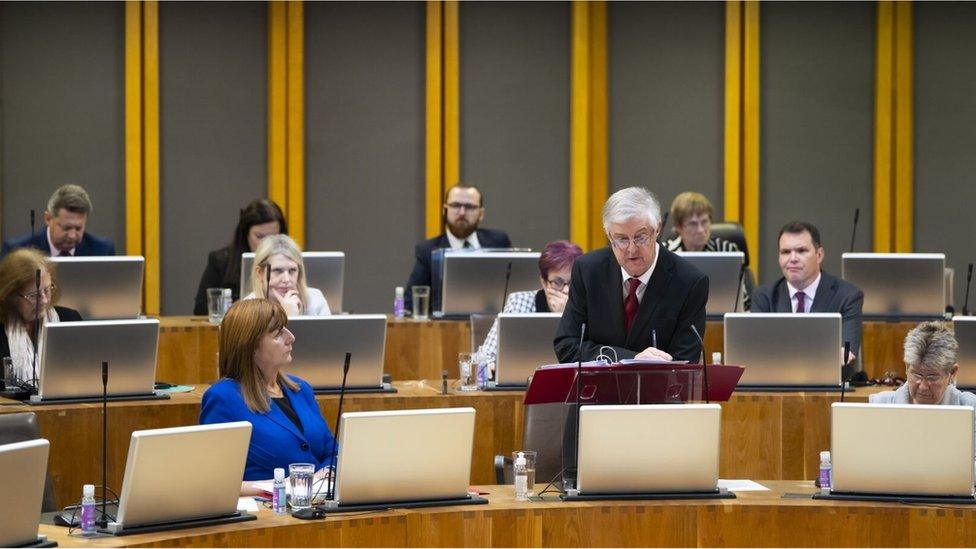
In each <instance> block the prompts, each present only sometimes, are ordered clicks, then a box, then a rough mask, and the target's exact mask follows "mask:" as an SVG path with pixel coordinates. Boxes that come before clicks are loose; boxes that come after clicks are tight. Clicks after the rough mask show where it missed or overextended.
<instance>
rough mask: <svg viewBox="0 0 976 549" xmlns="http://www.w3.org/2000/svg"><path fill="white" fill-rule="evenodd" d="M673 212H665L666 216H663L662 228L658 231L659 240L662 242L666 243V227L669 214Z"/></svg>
mask: <svg viewBox="0 0 976 549" xmlns="http://www.w3.org/2000/svg"><path fill="white" fill-rule="evenodd" d="M670 214H671V212H664V217H662V218H661V230H660V231H659V232H658V233H657V241H658V243H660V244H663V243H664V240H665V239H664V228H665V227H667V226H668V216H669V215H670Z"/></svg>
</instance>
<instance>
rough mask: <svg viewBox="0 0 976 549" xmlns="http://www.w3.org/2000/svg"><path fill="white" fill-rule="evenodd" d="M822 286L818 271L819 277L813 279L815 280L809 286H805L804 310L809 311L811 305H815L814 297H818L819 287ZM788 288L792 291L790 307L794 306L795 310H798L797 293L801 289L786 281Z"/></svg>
mask: <svg viewBox="0 0 976 549" xmlns="http://www.w3.org/2000/svg"><path fill="white" fill-rule="evenodd" d="M818 286H820V273H817V278H815V279H813V282H811V283H810V285H809V286H807V287H806V288H804V289H803V290H802V291H803V295H805V296H806V297H805V298H803V312H806V313H809V312H810V307H812V306H813V298H815V297H817V287H818ZM786 288H787V289H788V290H789V291H790V307H792V308H793V312H794V313H795V312H796V306H797V304H798V303H799V300H798V299H797V298H796V293H797V292H799V291H801V290H797V289H796V288H794V287H793V285H792V284H790V283H789V282H787V283H786Z"/></svg>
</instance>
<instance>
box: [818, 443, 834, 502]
mask: <svg viewBox="0 0 976 549" xmlns="http://www.w3.org/2000/svg"><path fill="white" fill-rule="evenodd" d="M832 471H833V467H831V465H830V452H820V477H819V480H820V493H821V494H823V495H828V494H830V487H831V484H832V482H833V479H832V478H831V476H832V475H831V472H832Z"/></svg>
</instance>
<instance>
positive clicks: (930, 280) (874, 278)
mask: <svg viewBox="0 0 976 549" xmlns="http://www.w3.org/2000/svg"><path fill="white" fill-rule="evenodd" d="M841 276H842V277H843V278H844V280H846V281H848V282H850V283H852V284H854V285H855V286H857V287H858V288H860V289H861V291H863V292H864V307H863V314H864V316H865V317H872V316H873V317H939V318H941V317H942V316H943V315H944V313H945V304H946V298H945V254H913V253H912V254H909V253H877V254H875V253H845V254H843V255H842V256H841Z"/></svg>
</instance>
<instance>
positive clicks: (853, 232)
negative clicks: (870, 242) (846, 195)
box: [850, 208, 861, 253]
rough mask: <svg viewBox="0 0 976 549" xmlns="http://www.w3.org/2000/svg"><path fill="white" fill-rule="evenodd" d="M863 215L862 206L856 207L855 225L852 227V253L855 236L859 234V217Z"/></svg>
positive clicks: (852, 251)
mask: <svg viewBox="0 0 976 549" xmlns="http://www.w3.org/2000/svg"><path fill="white" fill-rule="evenodd" d="M860 215H861V208H854V227H853V228H852V229H851V250H850V251H851V253H854V236H855V235H856V234H857V218H858V217H860Z"/></svg>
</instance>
